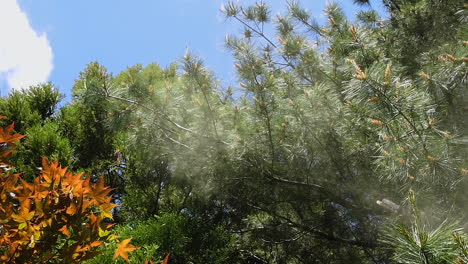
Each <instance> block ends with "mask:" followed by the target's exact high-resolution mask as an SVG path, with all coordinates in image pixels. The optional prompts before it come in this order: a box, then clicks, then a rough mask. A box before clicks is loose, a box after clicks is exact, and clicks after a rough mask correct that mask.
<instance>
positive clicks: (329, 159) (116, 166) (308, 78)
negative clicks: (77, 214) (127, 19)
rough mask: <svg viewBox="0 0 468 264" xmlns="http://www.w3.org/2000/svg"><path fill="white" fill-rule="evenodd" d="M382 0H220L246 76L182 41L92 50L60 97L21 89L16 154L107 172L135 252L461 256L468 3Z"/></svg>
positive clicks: (105, 258) (346, 259)
mask: <svg viewBox="0 0 468 264" xmlns="http://www.w3.org/2000/svg"><path fill="white" fill-rule="evenodd" d="M355 2H358V3H360V4H367V2H368V1H355ZM383 2H384V4H385V5H386V6H387V7H388V9H387V11H388V18H382V17H380V16H379V15H378V14H377V13H376V12H375V11H362V12H360V13H358V14H357V16H356V18H355V20H354V21H351V20H348V18H346V17H345V15H344V13H343V11H342V10H341V8H340V6H339V5H338V4H335V3H331V4H330V5H329V6H328V7H327V8H326V10H325V15H326V17H327V18H328V22H327V23H325V24H318V23H317V22H316V21H315V20H314V18H313V17H311V15H310V14H309V13H308V12H307V11H306V10H304V9H302V8H301V7H300V5H299V4H298V3H297V2H295V1H291V2H289V3H287V6H288V9H287V10H288V11H287V13H285V14H282V15H278V16H272V15H271V13H272V12H271V10H270V9H269V8H268V6H267V4H265V3H262V2H259V3H257V4H255V5H253V6H247V7H246V6H239V5H238V4H236V3H235V2H228V3H226V4H225V5H224V7H223V9H222V12H223V13H224V14H225V15H226V17H227V18H229V19H231V20H234V21H237V22H238V23H239V24H240V25H241V26H242V27H244V29H245V31H244V34H243V35H239V36H227V37H226V47H227V49H228V50H229V51H230V52H231V53H232V55H233V57H234V63H235V67H236V68H237V76H238V80H239V87H222V86H221V85H220V83H219V82H218V81H217V80H216V78H215V77H214V76H213V75H212V73H211V72H210V70H209V69H207V68H206V67H205V66H204V65H203V62H202V61H200V60H199V59H198V58H197V57H195V56H194V55H192V54H190V53H187V54H186V55H185V56H184V57H183V58H182V59H181V60H180V61H179V62H177V63H174V64H173V65H171V66H170V67H168V68H167V69H163V68H161V67H160V66H158V65H157V64H150V65H147V66H142V65H136V66H133V67H129V68H128V69H127V70H125V71H123V72H120V73H118V74H116V75H115V76H114V75H112V74H110V73H108V72H107V71H106V69H105V67H104V66H102V65H100V64H98V63H97V62H93V63H90V64H89V65H88V66H87V68H86V69H84V71H83V72H82V73H81V74H80V75H79V79H78V80H77V81H76V82H75V85H74V87H73V100H72V101H71V102H69V103H68V104H66V105H64V106H63V107H62V108H60V109H59V110H58V111H56V105H57V104H58V102H59V101H60V99H61V95H60V94H59V93H58V91H57V90H56V89H55V88H54V87H53V85H52V84H45V85H39V86H36V87H33V88H31V89H29V90H27V91H23V92H13V93H11V94H10V96H9V97H6V98H2V99H1V100H0V114H2V115H6V116H8V117H9V119H8V120H5V121H2V122H5V124H7V123H9V122H11V121H14V122H15V123H17V126H16V128H17V129H18V132H21V133H25V134H27V135H28V137H27V138H26V139H25V140H24V141H23V142H22V144H21V146H20V148H19V149H18V154H17V155H16V156H15V159H16V164H18V165H17V167H16V168H14V169H15V170H18V171H25V172H26V173H32V172H33V171H34V169H35V167H32V166H31V165H29V164H39V163H38V161H39V160H40V157H41V156H47V157H48V158H49V159H58V160H60V162H62V164H64V165H67V166H70V167H72V168H75V169H83V170H85V171H87V172H89V173H91V174H92V175H94V176H98V175H105V177H106V182H107V183H108V184H109V185H111V186H112V187H113V188H115V189H114V197H115V199H116V201H117V202H119V203H120V204H121V207H120V209H119V210H116V211H115V212H114V213H115V220H116V221H117V222H118V223H119V227H118V228H117V233H119V234H121V235H122V236H126V237H132V236H133V237H135V238H134V241H135V243H136V245H139V246H141V247H142V248H141V249H140V250H138V251H135V253H134V255H133V256H131V257H130V260H131V261H134V262H135V263H142V262H141V261H143V260H144V259H149V258H154V259H158V258H162V257H164V256H165V255H166V253H167V252H171V253H172V257H171V262H170V263H205V262H208V263H425V264H428V263H454V262H455V261H458V263H468V247H467V245H466V244H465V243H466V242H465V240H466V233H465V232H463V231H462V230H461V229H459V228H463V227H466V222H467V220H468V214H467V213H466V212H468V208H467V205H468V199H467V196H466V190H467V187H468V186H467V180H466V178H467V176H468V159H467V154H468V153H467V149H468V120H467V116H468V90H467V81H468V78H467V63H468V58H467V57H466V56H467V51H468V48H467V45H468V42H467V41H468V23H467V22H468V11H467V6H466V4H465V3H464V1H462V0H411V1H403V0H383ZM267 32H268V33H267ZM149 234H151V235H149ZM113 247H114V248H115V245H112V244H110V245H108V249H104V250H103V251H104V253H103V255H101V256H99V257H97V258H96V259H95V260H94V261H95V262H92V263H112V260H111V259H112V253H111V252H112V250H111V249H112V248H113Z"/></svg>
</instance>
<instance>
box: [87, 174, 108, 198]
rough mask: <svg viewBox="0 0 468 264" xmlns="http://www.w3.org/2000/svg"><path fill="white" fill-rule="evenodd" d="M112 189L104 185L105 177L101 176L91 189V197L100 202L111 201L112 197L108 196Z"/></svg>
mask: <svg viewBox="0 0 468 264" xmlns="http://www.w3.org/2000/svg"><path fill="white" fill-rule="evenodd" d="M110 191H111V189H110V188H108V187H105V186H104V177H101V178H99V181H98V182H97V183H96V185H94V188H92V189H91V197H92V198H93V199H94V200H96V202H98V203H109V202H110V200H111V197H108V194H109V193H110Z"/></svg>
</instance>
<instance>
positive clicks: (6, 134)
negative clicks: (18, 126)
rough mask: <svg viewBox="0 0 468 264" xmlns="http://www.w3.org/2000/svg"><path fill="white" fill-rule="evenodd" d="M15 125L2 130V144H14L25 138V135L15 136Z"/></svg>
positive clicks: (0, 138) (0, 139) (0, 132)
mask: <svg viewBox="0 0 468 264" xmlns="http://www.w3.org/2000/svg"><path fill="white" fill-rule="evenodd" d="M14 127H15V123H12V124H11V125H9V126H7V127H6V128H5V129H3V128H0V143H5V142H6V143H12V142H16V141H18V140H20V139H22V138H24V137H25V135H21V134H15V132H14Z"/></svg>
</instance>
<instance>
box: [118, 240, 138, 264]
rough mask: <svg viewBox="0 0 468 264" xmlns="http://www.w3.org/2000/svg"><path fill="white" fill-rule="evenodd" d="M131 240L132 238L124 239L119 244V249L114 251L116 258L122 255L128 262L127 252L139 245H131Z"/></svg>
mask: <svg viewBox="0 0 468 264" xmlns="http://www.w3.org/2000/svg"><path fill="white" fill-rule="evenodd" d="M131 240H132V239H131V238H127V239H125V240H122V242H120V243H119V244H118V246H117V250H116V251H115V253H114V259H116V258H118V257H119V256H120V257H122V258H123V259H125V260H126V261H127V262H128V254H127V252H131V251H134V250H137V249H138V247H135V246H134V245H129V243H130V241H131Z"/></svg>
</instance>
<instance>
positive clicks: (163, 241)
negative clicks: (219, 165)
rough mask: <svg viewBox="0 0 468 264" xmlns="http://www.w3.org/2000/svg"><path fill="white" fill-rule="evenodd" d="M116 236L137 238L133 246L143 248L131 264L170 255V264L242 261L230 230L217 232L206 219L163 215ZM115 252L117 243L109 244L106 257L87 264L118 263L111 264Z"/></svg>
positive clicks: (120, 229) (126, 227)
mask: <svg viewBox="0 0 468 264" xmlns="http://www.w3.org/2000/svg"><path fill="white" fill-rule="evenodd" d="M116 234H117V235H119V236H121V237H133V238H134V239H133V240H132V243H133V244H134V245H136V246H139V247H140V248H139V249H138V250H136V251H135V252H133V253H132V255H131V256H130V258H129V260H130V263H143V262H144V261H145V260H149V259H153V260H154V261H155V263H156V261H157V260H160V259H163V258H164V256H165V255H166V254H167V253H168V252H170V253H171V258H170V263H236V259H237V258H238V256H236V254H235V251H234V248H233V244H234V241H235V240H234V237H233V236H232V235H230V234H228V233H227V232H226V230H224V229H223V228H222V227H221V226H219V227H215V228H214V229H213V228H211V227H208V226H207V225H206V223H204V222H203V220H202V219H199V218H198V219H197V218H192V217H190V216H188V215H185V214H179V215H177V214H175V213H163V214H161V216H158V217H150V218H148V219H147V220H143V221H136V222H132V223H129V224H126V225H122V226H119V227H118V228H116ZM115 248H116V243H115V242H114V243H112V242H111V243H108V244H106V247H105V249H103V252H102V254H101V255H100V256H98V257H95V258H94V259H92V260H90V261H88V262H87V263H90V264H91V263H102V264H105V263H115V262H113V261H111V259H112V255H113V254H114V253H113V252H114V251H115ZM119 261H120V262H121V263H124V262H123V261H121V260H119ZM119 261H117V263H120V262H119Z"/></svg>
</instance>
